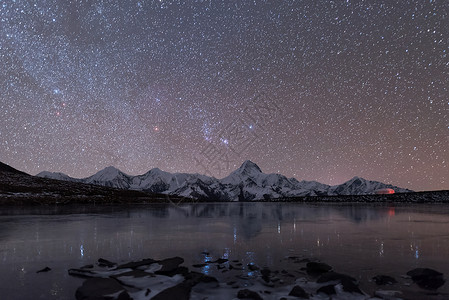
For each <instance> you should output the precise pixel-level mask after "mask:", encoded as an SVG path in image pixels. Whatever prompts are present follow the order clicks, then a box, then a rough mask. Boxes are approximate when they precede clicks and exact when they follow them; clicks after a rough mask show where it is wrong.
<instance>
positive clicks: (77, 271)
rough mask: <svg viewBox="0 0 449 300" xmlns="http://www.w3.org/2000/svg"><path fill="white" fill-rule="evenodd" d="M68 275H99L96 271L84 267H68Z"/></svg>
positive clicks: (89, 276)
mask: <svg viewBox="0 0 449 300" xmlns="http://www.w3.org/2000/svg"><path fill="white" fill-rule="evenodd" d="M68 272H69V275H71V276H79V277H88V278H91V277H99V276H98V275H97V273H96V272H94V271H90V270H84V269H69V271H68Z"/></svg>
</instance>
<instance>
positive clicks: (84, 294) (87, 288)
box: [75, 278, 131, 300]
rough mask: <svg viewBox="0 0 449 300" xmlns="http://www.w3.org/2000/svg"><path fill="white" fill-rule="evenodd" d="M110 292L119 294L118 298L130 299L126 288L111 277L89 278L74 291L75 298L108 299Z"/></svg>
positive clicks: (88, 299) (82, 299)
mask: <svg viewBox="0 0 449 300" xmlns="http://www.w3.org/2000/svg"><path fill="white" fill-rule="evenodd" d="M111 294H119V297H118V299H120V300H131V297H130V296H129V294H128V293H127V292H126V290H125V289H124V288H123V287H122V286H121V285H120V284H119V283H118V282H117V281H116V280H115V279H112V278H90V279H87V280H86V281H84V282H83V285H82V286H81V287H79V288H78V289H77V290H76V292H75V298H76V299H77V300H100V299H108V297H109V299H110V295H111Z"/></svg>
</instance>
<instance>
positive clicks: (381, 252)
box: [379, 242, 385, 256]
mask: <svg viewBox="0 0 449 300" xmlns="http://www.w3.org/2000/svg"><path fill="white" fill-rule="evenodd" d="M384 253H385V252H384V242H381V243H380V250H379V256H384Z"/></svg>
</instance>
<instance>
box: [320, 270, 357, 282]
mask: <svg viewBox="0 0 449 300" xmlns="http://www.w3.org/2000/svg"><path fill="white" fill-rule="evenodd" d="M342 280H349V281H353V282H356V281H357V280H356V279H355V278H353V277H351V276H349V275H346V274H340V273H337V272H328V273H325V274H323V275H321V276H320V277H319V278H318V279H317V281H316V282H318V283H324V282H329V281H339V282H341V281H342Z"/></svg>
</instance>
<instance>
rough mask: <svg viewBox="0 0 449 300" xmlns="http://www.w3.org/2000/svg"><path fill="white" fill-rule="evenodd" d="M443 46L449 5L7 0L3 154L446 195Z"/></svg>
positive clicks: (354, 0)
mask: <svg viewBox="0 0 449 300" xmlns="http://www.w3.org/2000/svg"><path fill="white" fill-rule="evenodd" d="M448 54H449V2H448V1H445V0H404V1H385V0H372V1H366V0H338V1H337V0H336V1H330V0H297V1H288V0H285V1H281V0H279V1H257V0H255V1H227V0H226V1H218V0H207V1H206V0H204V1H202V0H196V1H193V0H192V1H182V0H178V1H168V0H167V1H164V0H160V1H159V0H158V1H146V0H138V1H131V0H120V1H118V0H116V1H102V0H89V1H88V0H70V1H65V0H64V1H63V0H27V1H22V0H4V1H1V2H0V161H2V162H4V163H7V164H10V165H12V166H13V167H15V168H17V169H20V170H23V171H26V172H28V173H31V174H36V173H38V172H40V171H43V170H47V171H58V172H63V173H66V174H68V175H70V176H73V177H86V176H89V175H92V174H93V173H95V172H97V171H98V170H100V169H103V168H104V167H107V166H110V165H113V166H115V167H117V168H119V169H121V170H122V171H124V172H126V173H128V174H132V175H136V174H143V173H145V172H147V171H148V170H150V169H151V168H154V167H159V168H161V169H162V170H166V171H170V172H191V173H194V172H196V173H210V174H212V175H214V176H216V177H224V176H226V175H227V174H228V173H229V172H231V171H232V170H233V169H234V168H236V167H238V166H240V164H241V163H242V162H243V161H244V160H246V159H250V160H252V161H254V162H255V163H257V164H258V165H259V166H260V167H261V168H262V170H263V171H264V172H265V173H277V172H279V173H282V174H284V175H286V176H288V177H295V178H297V179H298V180H302V179H306V180H317V181H320V182H323V183H327V184H339V183H342V182H344V181H345V180H348V179H350V178H352V177H353V176H361V177H364V178H367V179H372V180H378V181H382V182H386V183H392V184H395V185H398V186H401V187H405V188H410V189H413V190H435V189H449V171H448V162H449V57H448ZM260 95H263V99H264V101H268V102H270V103H271V104H273V105H275V106H276V107H277V108H278V110H277V113H276V114H275V115H272V116H271V117H269V116H267V115H265V116H264V118H259V119H258V120H257V122H256V121H255V122H252V121H251V120H253V119H251V118H246V119H245V116H246V115H245V109H246V107H248V105H250V104H249V103H252V104H251V105H253V106H254V105H257V101H259V100H258V99H259V96H260ZM234 121H235V122H240V123H238V124H243V125H241V126H244V127H245V130H248V132H249V133H246V144H245V147H240V148H239V151H238V153H237V152H236V151H233V149H236V148H237V147H234V146H236V145H235V143H237V142H238V141H239V139H237V138H236V136H232V135H231V136H225V135H223V134H222V133H223V132H225V131H226V130H227V129H229V128H230V126H232V124H237V123H235V122H234ZM233 122H234V123H233ZM239 126H240V125H239ZM237 129H238V128H237ZM234 134H237V133H235V132H234ZM243 136H245V134H244V135H243ZM239 142H242V141H239ZM242 145H243V144H242ZM211 146H214V147H213V148H212V147H211ZM233 147H234V148H233ZM218 148H219V151H218V150H217V151H216V152H215V154H214V153H212V152H207V151H208V150H210V149H215V150H216V149H218ZM217 153H218V154H220V155H217ZM223 157H226V158H227V160H226V161H225V162H226V163H225V164H222V165H221V166H220V168H211V169H207V166H212V165H214V166H216V165H217V163H220V160H223ZM204 165H206V169H207V170H206V169H205V168H204ZM206 171H207V172H206Z"/></svg>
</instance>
